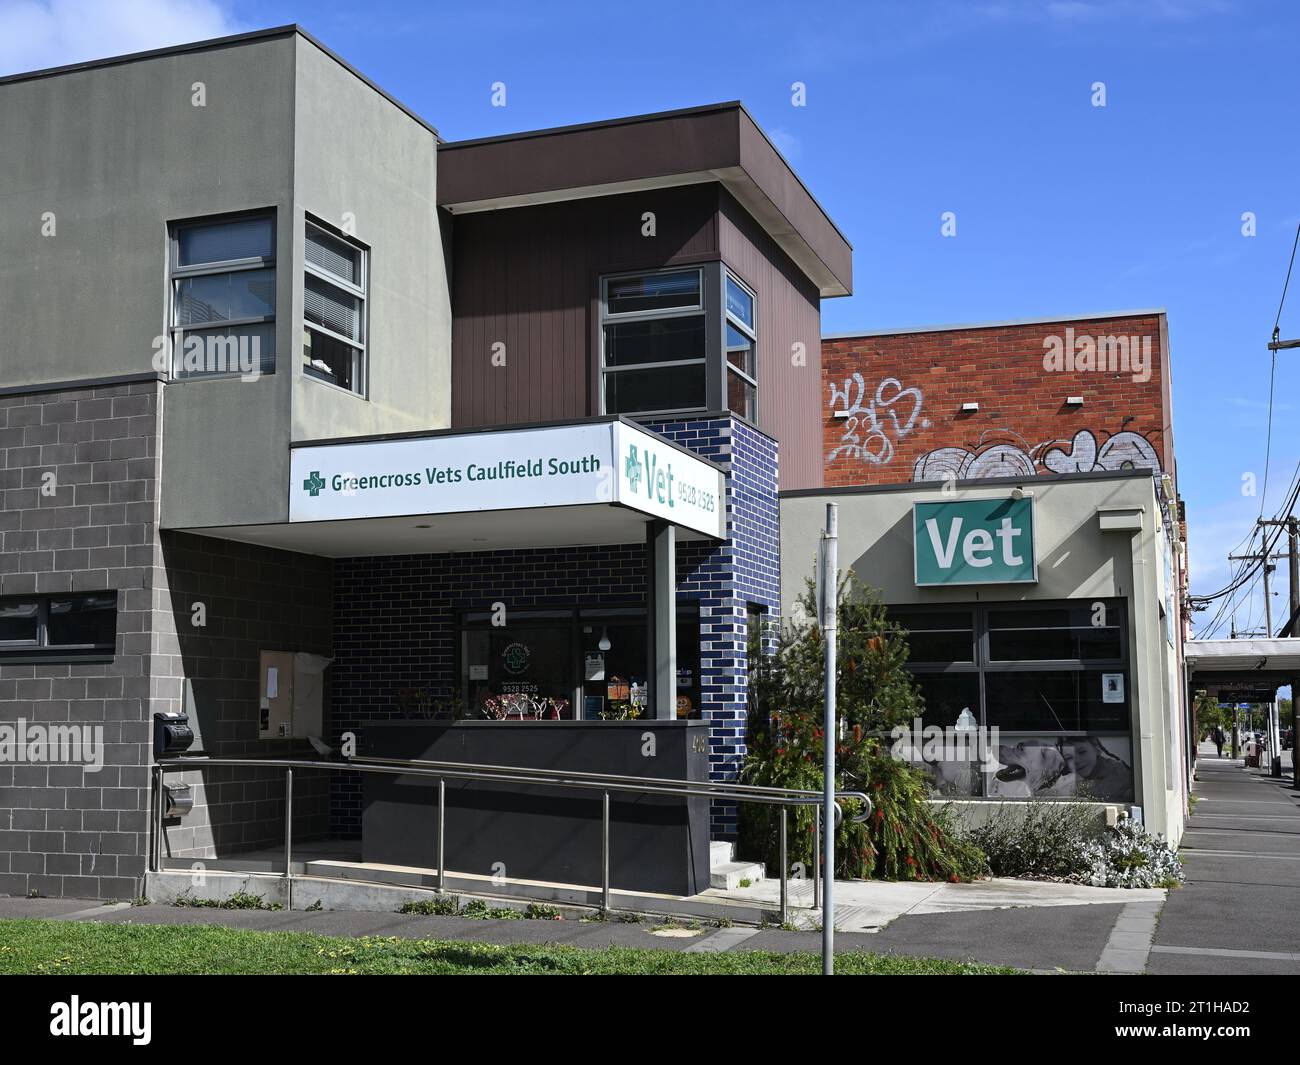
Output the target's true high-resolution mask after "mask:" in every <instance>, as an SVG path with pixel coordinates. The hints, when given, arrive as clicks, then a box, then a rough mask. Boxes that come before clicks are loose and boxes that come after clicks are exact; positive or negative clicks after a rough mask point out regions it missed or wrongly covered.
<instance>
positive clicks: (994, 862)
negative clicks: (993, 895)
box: [966, 802, 1097, 880]
mask: <svg viewBox="0 0 1300 1065" xmlns="http://www.w3.org/2000/svg"><path fill="white" fill-rule="evenodd" d="M966 837H967V839H968V840H970V842H971V843H973V844H974V845H975V846H976V847H978V848H979V849H980V850H982V851H983V852H984V855H985V857H986V858H987V859H988V863H989V870H990V871H991V872H992V874H993V875H994V876H1016V877H1022V878H1025V879H1029V880H1067V879H1072V878H1075V877H1078V876H1082V875H1083V874H1085V873H1087V872H1089V871H1090V870H1091V868H1092V858H1091V852H1090V850H1089V847H1090V845H1091V844H1092V843H1094V842H1095V840H1096V838H1097V823H1096V820H1095V814H1093V813H1090V812H1089V810H1088V809H1087V807H1084V806H1080V805H1079V804H1077V803H1069V802H1014V803H1010V802H1006V803H1001V804H1000V805H999V807H998V810H997V812H996V813H994V815H993V816H992V817H991V818H990V819H989V820H988V821H987V822H986V823H984V824H982V825H980V826H978V827H976V828H972V829H970V830H969V831H968V832H967V833H966Z"/></svg>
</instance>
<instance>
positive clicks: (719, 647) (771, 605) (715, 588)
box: [647, 417, 781, 839]
mask: <svg viewBox="0 0 1300 1065" xmlns="http://www.w3.org/2000/svg"><path fill="white" fill-rule="evenodd" d="M647 428H649V429H652V430H653V431H655V432H657V433H659V434H660V435H662V436H665V437H667V438H668V439H670V440H673V441H675V442H676V443H679V444H681V445H682V446H683V447H686V448H689V449H690V450H692V451H695V452H697V453H698V454H701V455H704V456H705V457H706V458H710V459H712V460H713V461H715V462H717V463H719V464H720V465H721V466H722V467H723V468H724V469H725V470H726V471H727V472H728V474H729V477H728V493H727V537H728V539H727V541H726V542H725V543H723V544H721V545H719V546H717V547H714V548H713V549H712V550H711V551H710V552H709V553H708V556H707V558H705V559H704V560H702V562H701V564H700V565H699V566H697V567H696V575H697V576H696V581H695V583H694V584H686V585H683V586H681V587H680V588H679V590H678V594H679V595H694V596H696V597H697V598H698V599H699V600H700V637H701V646H700V671H701V674H702V682H703V683H702V699H701V702H702V713H703V716H704V718H705V719H706V720H707V721H709V723H710V727H709V744H710V752H709V763H710V770H709V775H710V777H711V778H712V779H713V780H732V779H734V778H735V776H736V773H737V772H738V771H739V769H740V765H741V763H742V762H743V761H744V759H745V749H746V748H745V732H746V726H747V720H748V719H747V693H746V678H747V675H748V663H749V656H748V651H747V646H748V635H749V633H748V627H749V626H748V620H749V619H748V613H749V605H750V604H751V603H752V604H755V605H757V606H759V607H761V608H763V609H764V611H766V615H765V616H766V618H767V619H770V620H775V619H776V617H777V615H778V613H779V611H780V599H781V590H780V588H781V556H780V540H781V530H780V516H779V515H780V506H779V502H778V498H777V458H778V456H777V444H776V441H775V440H773V439H772V438H771V437H769V436H766V435H765V434H763V433H761V432H759V431H758V430H757V429H754V428H753V427H752V426H750V425H749V424H748V423H746V422H742V421H740V420H739V419H736V418H729V417H728V418H712V419H706V420H701V421H671V422H653V423H649V424H648V425H647ZM712 820H713V837H714V838H715V839H730V838H734V836H735V833H736V811H735V807H734V805H732V804H730V803H716V804H714V809H713V818H712Z"/></svg>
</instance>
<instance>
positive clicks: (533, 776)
mask: <svg viewBox="0 0 1300 1065" xmlns="http://www.w3.org/2000/svg"><path fill="white" fill-rule="evenodd" d="M207 766H238V767H250V768H258V769H267V768H275V769H283V770H284V771H285V837H284V870H285V871H284V877H285V881H286V889H287V892H288V894H289V904H290V905H292V891H293V874H292V869H291V857H292V852H293V771H294V770H295V769H327V770H333V771H335V772H359V773H384V774H388V775H392V776H422V777H430V778H432V779H434V780H436V781H437V782H438V843H437V855H438V859H437V860H438V888H439V890H442V889H443V888H444V886H445V884H446V869H445V862H444V850H443V840H444V837H445V827H446V785H445V781H446V780H447V779H448V778H450V779H452V780H486V781H492V782H496V783H507V784H532V785H538V786H545V787H559V788H579V789H586V790H595V791H600V792H602V793H603V800H602V804H601V807H602V809H601V908H602V910H605V911H608V910H609V908H610V906H609V900H610V883H609V850H610V848H609V808H610V807H609V796H610V792H634V793H638V794H644V795H678V796H684V797H687V798H708V799H729V800H732V801H735V802H756V803H762V804H764V805H771V806H780V807H781V821H780V859H781V920H782V923H784V922H785V920H786V919H787V915H788V908H789V903H788V894H789V892H788V878H789V869H788V867H787V865H788V863H787V861H786V836H787V814H788V811H787V809H786V808H787V807H789V806H814V807H816V812H817V817H816V821H817V826H816V832H817V835H818V836H820V835H821V816H820V814H821V805H822V802H823V795H822V793H821V792H817V791H811V790H806V789H801V788H772V787H766V786H762V785H757V784H736V783H731V782H728V781H714V780H702V781H683V780H673V779H670V778H667V777H633V776H627V775H623V774H616V773H588V772H583V771H579V770H564V771H561V770H552V769H535V768H531V767H520V766H497V765H480V764H476V763H470V762H437V761H428V760H425V759H407V758H379V757H373V758H365V759H356V760H345V761H316V760H311V759H305V758H220V757H218V758H213V757H209V756H207V755H203V756H195V757H179V758H161V759H158V760H157V761H155V763H154V782H155V787H154V800H155V811H154V846H153V848H152V851H153V853H152V858H153V861H152V862H151V865H152V871H153V872H155V873H157V872H162V871H163V870H162V862H163V854H162V851H163V832H164V829H163V814H164V806H165V792H164V787H163V777H164V774H165V773H166V772H167V771H168V770H169V769H171V770H177V769H179V770H182V771H184V770H186V769H198V768H205V767H207ZM835 798H836V802H835V823H836V825H839V824H840V823H841V821H842V820H843V816H844V813H843V809H842V807H841V806H840V802H839V800H841V799H851V800H854V801H857V802H860V803H862V805H863V809H862V811H861V812H859V813H858V814H856V815H855V816H854V817H853V819H852V820H854V821H855V822H860V821H865V820H866V819H867V818H868V817H870V815H871V811H872V802H871V799H870V798H869V797H868V796H867V795H865V794H864V793H862V792H860V791H842V792H836V795H835ZM818 879H819V878H818V869H817V862H816V861H815V860H814V862H813V906H814V908H815V907H816V905H817V896H818V894H819V892H818V890H817V889H818V886H819V884H818Z"/></svg>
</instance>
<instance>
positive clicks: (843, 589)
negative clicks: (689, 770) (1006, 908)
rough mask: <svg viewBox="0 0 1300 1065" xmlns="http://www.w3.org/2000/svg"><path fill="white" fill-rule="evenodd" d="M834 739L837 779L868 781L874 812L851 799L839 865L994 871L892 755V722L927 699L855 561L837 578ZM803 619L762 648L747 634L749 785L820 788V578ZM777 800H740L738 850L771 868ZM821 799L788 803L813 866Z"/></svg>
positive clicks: (916, 876) (795, 850)
mask: <svg viewBox="0 0 1300 1065" xmlns="http://www.w3.org/2000/svg"><path fill="white" fill-rule="evenodd" d="M838 604H839V606H838V617H837V620H838V632H837V650H838V654H837V668H836V719H837V722H838V724H839V729H838V732H839V735H838V737H837V739H836V747H835V770H836V790H844V791H861V792H865V793H866V794H867V795H869V796H870V797H871V801H872V804H873V807H874V808H873V811H872V814H871V816H870V818H869V820H868V821H867V822H865V823H861V824H859V823H856V822H854V821H852V820H851V819H850V818H851V817H852V816H853V815H854V814H856V813H858V812H859V810H858V809H856V808H855V805H856V804H854V803H852V802H849V801H844V802H842V804H841V805H842V806H844V808H845V814H846V816H845V817H844V819H843V821H842V822H841V824H840V827H839V829H838V830H837V832H836V838H835V875H836V876H837V877H839V878H849V879H881V880H953V881H964V880H971V879H973V878H975V877H978V876H982V875H985V874H986V872H987V865H986V863H985V860H984V855H983V853H982V852H981V851H980V850H979V849H978V848H977V847H975V846H974V845H973V844H971V843H969V842H967V841H966V840H965V839H964V838H963V836H962V834H961V832H960V831H959V830H957V829H956V828H954V827H953V826H952V825H951V824H950V822H949V820H948V818H947V817H946V816H945V815H944V813H943V812H942V811H941V810H939V809H936V808H935V807H934V806H933V805H932V804H931V803H929V802H928V801H927V797H928V787H927V782H926V779H925V777H924V776H923V775H922V774H921V772H920V771H919V770H917V769H915V768H913V767H912V766H911V765H909V764H908V763H907V762H904V761H901V760H899V759H896V758H894V757H892V756H891V754H890V743H891V740H890V730H891V729H893V728H894V726H896V725H910V723H911V722H912V720H913V719H914V718H917V717H920V716H921V715H922V713H923V711H924V701H923V699H922V696H921V694H920V691H919V689H918V688H917V686H916V683H915V681H914V680H913V679H912V676H911V674H910V673H909V672H908V671H907V668H906V663H907V653H908V649H907V641H906V638H905V634H904V633H903V630H902V629H900V628H899V627H898V626H897V625H895V624H893V623H892V622H891V621H889V620H888V618H887V617H886V616H885V609H884V607H883V605H882V604H881V602H880V599H879V596H878V595H877V593H876V592H875V590H874V589H871V588H869V587H867V586H865V585H863V584H861V583H860V582H859V581H858V580H857V578H856V577H855V576H854V575H853V573H852V572H851V571H850V572H849V574H848V575H847V576H845V577H844V578H843V579H842V580H841V581H840V584H839V589H838ZM794 613H795V616H794V619H793V620H792V621H791V622H790V623H789V624H787V625H786V627H785V628H783V629H782V630H781V631H780V632H777V633H774V634H772V635H774V636H775V647H774V648H769V649H768V650H769V652H770V653H766V654H765V653H764V648H763V647H762V638H761V636H760V634H758V633H753V632H751V633H750V653H749V662H750V672H749V705H750V713H749V735H748V753H747V755H746V758H745V763H744V765H743V767H742V768H741V774H740V776H741V780H742V781H744V782H745V783H747V784H760V785H767V786H770V787H783V788H804V789H810V790H820V788H821V787H822V758H823V753H824V749H825V748H824V743H825V737H824V734H823V730H822V723H823V702H824V694H823V693H824V686H823V685H824V665H823V661H824V659H823V655H824V648H825V643H824V640H823V636H822V631H821V628H820V626H819V625H818V623H817V621H816V615H817V610H816V602H815V595H814V592H813V587H812V582H811V581H809V582H808V586H807V589H806V591H805V592H804V594H803V596H802V597H801V598H800V600H799V604H798V606H797V608H796V610H795V612H794ZM779 816H780V814H779V811H778V808H776V807H773V806H760V805H758V804H756V803H742V804H741V805H740V808H739V817H740V850H741V853H742V854H744V855H746V856H747V857H749V858H751V859H754V860H762V861H764V862H766V863H767V865H768V868H770V869H775V868H777V867H779V864H780V857H779V848H780V844H779V828H778V819H779ZM813 817H814V814H813V809H812V807H810V806H800V807H794V808H791V810H790V813H789V832H788V837H787V856H788V859H789V861H790V862H791V863H792V864H793V863H801V864H802V866H803V868H804V870H805V871H806V873H805V875H811V869H812V864H811V863H812V861H813V846H814V845H813V834H814V833H813Z"/></svg>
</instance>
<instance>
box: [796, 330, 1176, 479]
mask: <svg viewBox="0 0 1300 1065" xmlns="http://www.w3.org/2000/svg"><path fill="white" fill-rule="evenodd" d="M1068 330H1073V333H1072V334H1071V333H1069V332H1067V331H1068ZM1118 336H1127V337H1138V338H1139V340H1138V342H1137V343H1138V344H1139V345H1141V346H1142V348H1143V349H1145V346H1146V342H1147V341H1148V340H1149V343H1150V355H1149V357H1147V358H1146V371H1147V373H1149V377H1147V378H1146V380H1135V377H1142V376H1145V375H1144V374H1142V373H1141V372H1139V370H1138V365H1137V364H1136V363H1134V362H1133V361H1130V364H1129V368H1128V371H1127V372H1123V371H1122V370H1120V369H1119V368H1118V367H1117V368H1116V369H1115V370H1113V371H1112V370H1111V369H1110V368H1109V367H1107V368H1106V369H1104V370H1102V369H1095V368H1094V369H1087V368H1086V367H1087V362H1086V356H1087V350H1088V342H1087V340H1085V339H1084V338H1092V339H1093V341H1094V342H1096V341H1097V340H1098V339H1099V338H1102V337H1118ZM1049 337H1057V338H1059V341H1060V348H1062V349H1064V348H1066V347H1068V344H1067V342H1068V341H1069V340H1070V339H1071V337H1072V338H1073V346H1074V350H1075V352H1076V354H1075V355H1074V360H1075V364H1074V365H1073V366H1072V367H1070V366H1066V367H1064V368H1062V369H1059V370H1049V369H1046V368H1045V366H1044V358H1045V356H1046V355H1049V354H1054V350H1055V349H1053V348H1049V347H1047V346H1046V345H1045V342H1046V341H1047V339H1048V338H1049ZM1166 348H1167V333H1166V328H1165V319H1164V316H1163V315H1160V314H1153V315H1142V316H1129V317H1121V318H1106V319H1091V320H1080V321H1067V322H1055V323H1041V322H1040V323H1035V324H1032V325H1001V326H991V327H987V328H975V329H951V330H943V331H936V332H918V333H896V334H891V335H888V336H865V337H849V338H840V339H824V340H823V341H822V437H823V441H822V461H823V464H824V467H825V478H826V486H827V487H832V486H840V485H860V484H882V483H888V482H899V481H913V480H943V479H945V477H947V476H948V475H949V474H950V473H952V474H955V475H956V476H957V477H958V478H961V479H966V478H974V477H997V476H1019V475H1025V476H1028V475H1031V474H1045V473H1065V472H1075V471H1078V470H1097V469H1118V468H1123V467H1125V466H1142V467H1148V468H1155V467H1158V468H1159V469H1160V470H1162V471H1163V472H1166V473H1170V474H1173V473H1174V470H1173V439H1172V435H1171V433H1170V431H1169V424H1170V414H1169V410H1170V406H1169V365H1168V355H1167V350H1166ZM1130 358H1131V360H1132V356H1131V357H1130ZM1070 396H1082V397H1083V405H1082V406H1081V407H1070V406H1067V405H1066V399H1067V397H1070ZM969 402H976V403H978V404H979V410H978V412H976V413H971V414H963V413H962V410H961V407H962V404H963V403H969ZM835 411H848V412H849V416H848V417H836V416H835V414H834V412H835Z"/></svg>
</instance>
